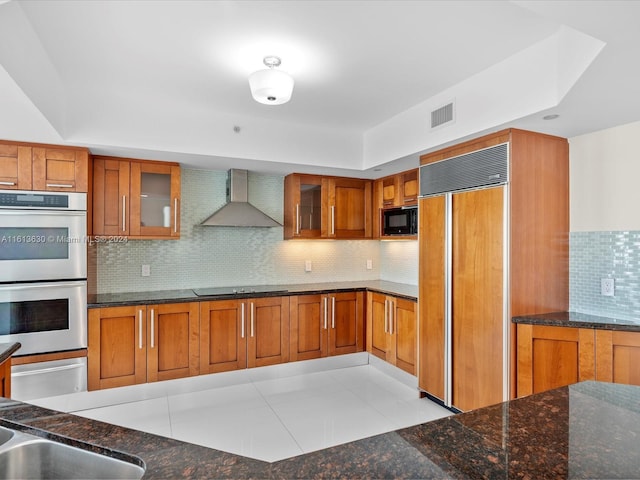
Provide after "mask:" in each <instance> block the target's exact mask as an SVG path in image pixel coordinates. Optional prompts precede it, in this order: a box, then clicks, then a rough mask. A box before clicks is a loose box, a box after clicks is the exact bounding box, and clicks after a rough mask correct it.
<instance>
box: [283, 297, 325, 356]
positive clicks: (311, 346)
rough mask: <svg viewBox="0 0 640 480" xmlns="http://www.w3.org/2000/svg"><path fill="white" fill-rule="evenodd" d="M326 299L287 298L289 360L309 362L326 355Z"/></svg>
mask: <svg viewBox="0 0 640 480" xmlns="http://www.w3.org/2000/svg"><path fill="white" fill-rule="evenodd" d="M327 303H328V299H327V297H326V296H323V295H295V296H292V297H290V298H289V304H290V309H289V312H290V313H289V319H290V321H291V335H290V347H289V354H290V360H291V361H293V362H295V361H297V360H309V359H312V358H321V357H326V356H327V354H328V338H327V337H328V331H329V330H328V325H329V324H328V314H329V312H328V309H327Z"/></svg>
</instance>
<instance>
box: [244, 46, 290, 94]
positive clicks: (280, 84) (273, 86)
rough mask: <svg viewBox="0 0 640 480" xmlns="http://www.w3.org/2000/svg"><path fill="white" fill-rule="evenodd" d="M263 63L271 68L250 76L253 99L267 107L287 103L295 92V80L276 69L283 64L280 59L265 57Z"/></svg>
mask: <svg viewBox="0 0 640 480" xmlns="http://www.w3.org/2000/svg"><path fill="white" fill-rule="evenodd" d="M263 62H264V64H265V65H266V66H267V67H269V68H265V69H264V70H258V71H257V72H253V73H252V74H251V75H249V87H251V95H252V96H253V99H254V100H255V101H256V102H260V103H264V104H265V105H282V104H283V103H287V102H288V101H289V100H290V99H291V93H292V92H293V78H291V77H290V76H289V74H287V73H285V72H283V71H282V70H276V69H275V67H278V66H280V63H282V62H281V60H280V58H279V57H275V56H270V57H264V60H263Z"/></svg>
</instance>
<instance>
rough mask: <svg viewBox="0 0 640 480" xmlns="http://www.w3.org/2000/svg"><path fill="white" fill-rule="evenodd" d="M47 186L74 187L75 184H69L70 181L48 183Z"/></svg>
mask: <svg viewBox="0 0 640 480" xmlns="http://www.w3.org/2000/svg"><path fill="white" fill-rule="evenodd" d="M47 187H51V188H73V187H74V185H69V184H68V183H47Z"/></svg>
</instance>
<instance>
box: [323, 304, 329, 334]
mask: <svg viewBox="0 0 640 480" xmlns="http://www.w3.org/2000/svg"><path fill="white" fill-rule="evenodd" d="M328 309H329V299H328V298H327V297H324V329H325V330H326V329H327V318H328V317H327V315H328V314H329V312H327V310H328Z"/></svg>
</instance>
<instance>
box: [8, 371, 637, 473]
mask: <svg viewBox="0 0 640 480" xmlns="http://www.w3.org/2000/svg"><path fill="white" fill-rule="evenodd" d="M0 424H4V425H6V426H10V427H14V428H16V426H18V427H19V428H20V429H27V430H28V431H30V432H31V433H37V434H38V433H39V434H40V435H41V436H47V435H52V434H53V435H58V436H59V437H58V438H57V439H58V440H60V439H61V438H62V439H65V438H66V439H67V440H66V441H67V442H68V443H71V444H74V443H76V444H77V442H88V443H90V444H92V445H97V446H102V447H106V448H107V449H110V450H111V451H112V454H113V455H117V454H116V453H115V452H116V451H120V452H124V453H126V454H129V455H134V456H137V457H139V458H140V459H142V460H143V461H144V463H145V465H146V473H145V476H144V477H143V478H144V479H166V478H235V479H240V478H261V479H266V478H274V479H276V478H278V479H280V478H282V479H284V478H286V479H303V478H304V479H307V478H352V479H357V478H380V479H381V478H438V479H441V478H503V479H516V478H530V479H534V478H535V479H541V478H561V479H562V478H591V479H593V478H639V477H640V450H638V449H637V448H636V443H637V438H638V437H639V436H640V387H634V386H628V385H618V384H610V383H601V382H583V383H580V384H575V385H571V386H568V387H561V388H558V389H555V390H550V391H547V392H542V393H538V394H535V395H531V396H529V397H524V398H520V399H516V400H512V401H509V402H505V403H501V404H497V405H493V406H489V407H485V408H481V409H478V410H475V411H471V412H467V413H462V414H458V415H454V416H451V417H447V418H443V419H440V420H436V421H433V422H429V423H425V424H422V425H418V426H414V427H409V428H405V429H402V430H397V431H395V432H390V433H385V434H381V435H376V436H374V437H370V438H366V439H363V440H359V441H356V442H352V443H348V444H345V445H339V446H336V447H332V448H328V449H325V450H320V451H316V452H311V453H308V454H305V455H300V456H297V457H292V458H289V459H286V460H281V461H278V462H274V463H267V462H263V461H259V460H253V459H250V458H246V457H242V456H239V455H234V454H230V453H225V452H221V451H218V450H213V449H209V448H205V447H200V446H196V445H192V444H189V443H185V442H181V441H178V440H173V439H169V438H164V437H160V436H156V435H152V434H148V433H143V432H139V431H135V430H130V429H127V428H123V427H118V426H115V425H110V424H107V423H102V422H98V421H95V420H89V419H85V418H82V417H78V416H74V415H72V414H66V413H60V412H56V411H52V410H48V409H44V408H41V407H36V406H33V405H29V404H25V403H21V402H16V401H12V400H8V399H3V400H0ZM54 439H55V438H54Z"/></svg>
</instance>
